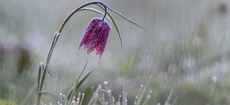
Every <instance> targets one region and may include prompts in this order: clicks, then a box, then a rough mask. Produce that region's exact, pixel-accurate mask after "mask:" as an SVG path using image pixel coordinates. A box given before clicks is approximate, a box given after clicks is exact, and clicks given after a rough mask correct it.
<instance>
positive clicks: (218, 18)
mask: <svg viewBox="0 0 230 105" xmlns="http://www.w3.org/2000/svg"><path fill="white" fill-rule="evenodd" d="M89 1H90V0H55V1H54V0H0V105H19V104H22V105H32V104H34V103H36V92H35V90H36V80H37V72H38V65H39V63H40V62H43V63H44V62H45V58H46V55H47V53H48V50H49V46H50V43H51V41H52V38H53V34H54V33H55V31H57V29H58V28H59V25H60V24H61V22H62V20H63V19H64V18H65V17H66V15H67V14H68V13H69V12H70V11H71V10H72V9H74V8H76V7H78V6H79V5H81V4H84V3H86V2H89ZM102 2H104V3H105V4H107V5H108V6H109V7H111V8H113V9H114V10H116V11H119V12H120V13H122V14H123V15H125V16H127V17H129V18H130V19H131V20H133V21H135V22H136V23H138V24H139V25H141V26H143V27H145V29H144V30H143V29H140V28H138V27H136V26H134V25H132V24H131V23H129V22H127V21H125V20H124V19H122V18H120V17H119V16H117V15H116V14H113V16H114V18H115V20H116V21H117V23H118V26H119V29H120V31H121V34H122V40H123V46H122V47H121V46H120V42H119V38H118V36H117V33H116V30H115V27H112V31H111V33H110V36H109V39H108V43H107V46H106V49H105V52H104V54H103V56H102V57H101V58H99V57H98V56H96V55H95V53H91V54H89V55H87V53H86V51H85V50H83V49H78V46H79V42H80V39H81V36H82V33H83V32H84V30H85V27H86V25H87V24H88V22H89V21H90V20H91V18H93V17H101V16H100V15H98V14H95V13H92V12H88V11H85V12H79V13H77V14H76V15H75V16H74V17H73V18H71V20H70V21H69V23H68V24H67V26H66V27H65V29H64V31H63V33H62V34H61V36H60V40H59V42H58V43H57V46H56V48H55V50H54V53H53V57H52V58H51V62H50V66H49V70H50V71H51V73H52V74H54V77H49V76H48V78H47V79H46V83H45V86H44V89H45V90H49V91H52V92H54V93H57V94H59V93H63V94H65V93H66V92H67V91H68V89H70V88H71V86H72V85H73V84H74V82H75V81H76V78H77V77H78V75H79V73H80V71H81V70H82V68H83V66H84V63H85V61H86V59H88V66H87V68H86V71H93V73H92V75H91V76H90V77H89V78H88V79H87V81H86V82H84V84H83V87H82V89H81V92H84V93H85V100H84V102H83V104H86V103H87V101H88V100H89V99H90V97H91V96H92V95H93V93H94V90H95V89H96V88H97V86H98V85H99V84H103V83H104V81H106V82H108V86H107V88H109V89H111V91H112V95H113V96H114V97H115V100H116V101H117V100H118V99H119V95H120V94H122V90H123V89H125V91H127V94H128V98H127V99H128V105H133V104H134V101H135V97H136V95H137V94H138V91H139V89H140V86H141V85H142V84H143V85H144V86H145V87H146V89H147V90H151V91H152V92H151V97H150V99H149V100H148V102H147V103H146V104H147V105H229V104H230V101H229V100H230V95H229V94H230V83H229V79H230V78H229V74H230V72H229V71H230V66H229V64H230V47H229V44H230V41H229V40H230V13H229V9H230V1H229V0H113V1H112V0H110V1H109V0H103V1H102ZM92 7H95V6H92ZM107 21H109V20H108V19H107ZM110 24H112V23H110ZM150 75H152V78H151V79H150V82H148V83H147V82H146V81H147V80H148V78H149V77H150ZM124 84H125V86H124ZM124 87H125V88H124ZM172 90H173V91H172ZM170 91H172V94H171V97H170V98H169V96H170ZM146 94H148V93H146ZM42 99H43V101H44V103H47V104H48V103H53V104H54V105H55V104H57V102H55V101H54V100H52V99H51V98H48V97H44V98H42ZM167 103H169V104H167Z"/></svg>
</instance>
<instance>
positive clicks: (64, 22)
mask: <svg viewBox="0 0 230 105" xmlns="http://www.w3.org/2000/svg"><path fill="white" fill-rule="evenodd" d="M92 4H100V5H102V6H103V7H104V10H105V14H104V16H103V18H102V20H104V19H105V17H106V14H107V6H106V5H105V4H103V3H102V2H97V1H95V2H89V3H87V4H84V5H82V6H80V7H79V8H77V9H75V10H73V11H72V12H70V14H69V15H68V16H67V17H66V18H65V20H64V21H63V23H62V24H61V26H60V28H59V30H58V33H61V32H62V30H63V28H64V27H65V25H66V23H67V22H68V21H69V19H70V18H71V17H72V16H73V15H74V14H75V13H76V12H78V11H79V10H81V9H82V8H84V7H86V6H89V5H92Z"/></svg>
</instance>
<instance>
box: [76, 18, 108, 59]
mask: <svg viewBox="0 0 230 105" xmlns="http://www.w3.org/2000/svg"><path fill="white" fill-rule="evenodd" d="M110 30H111V27H110V25H109V24H108V23H107V22H106V21H105V20H102V19H99V18H94V19H92V21H91V22H90V23H89V24H88V26H87V28H86V31H85V33H84V34H83V37H82V39H81V43H80V46H79V48H81V47H82V46H83V47H84V49H86V50H87V53H88V54H89V53H91V52H92V51H94V50H96V54H97V55H99V56H100V57H101V56H102V54H103V52H104V49H105V46H106V43H107V39H108V36H109V32H110Z"/></svg>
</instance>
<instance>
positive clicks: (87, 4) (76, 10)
mask: <svg viewBox="0 0 230 105" xmlns="http://www.w3.org/2000/svg"><path fill="white" fill-rule="evenodd" d="M93 4H100V5H101V6H103V7H104V10H105V14H104V16H103V18H102V20H104V19H105V17H106V14H107V6H106V5H105V4H103V3H102V2H89V3H86V4H84V5H82V6H80V7H78V8H76V9H74V10H73V11H72V12H70V13H69V15H67V17H66V18H65V20H64V21H63V23H62V24H61V26H60V28H59V30H58V31H57V32H56V33H55V34H54V38H53V41H52V44H51V46H50V49H49V52H48V55H47V59H46V63H45V67H44V71H43V73H42V75H41V77H42V78H41V83H38V84H40V86H39V89H38V90H39V91H42V89H43V85H44V81H45V78H46V74H47V72H48V71H47V69H48V65H49V62H50V59H51V56H52V54H53V50H54V48H55V45H56V43H57V41H58V38H59V36H60V33H61V32H62V31H63V29H64V27H65V25H66V23H67V22H68V21H69V19H70V18H71V17H72V16H73V15H74V14H75V13H76V12H78V11H79V10H81V9H82V8H84V7H86V6H89V5H93ZM41 96H42V94H39V93H38V100H37V101H38V102H37V105H40V100H41Z"/></svg>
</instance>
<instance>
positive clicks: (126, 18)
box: [107, 6, 145, 29]
mask: <svg viewBox="0 0 230 105" xmlns="http://www.w3.org/2000/svg"><path fill="white" fill-rule="evenodd" d="M107 8H108V9H109V10H110V11H112V12H113V13H115V14H117V15H118V16H120V17H121V18H123V19H125V20H126V21H128V22H130V23H132V24H133V25H135V26H137V27H139V28H142V29H145V28H144V27H142V26H141V25H139V24H137V23H135V22H133V21H132V20H130V19H129V18H128V17H126V16H124V15H122V14H121V13H119V12H117V11H115V10H113V9H112V8H110V7H108V6H107Z"/></svg>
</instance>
